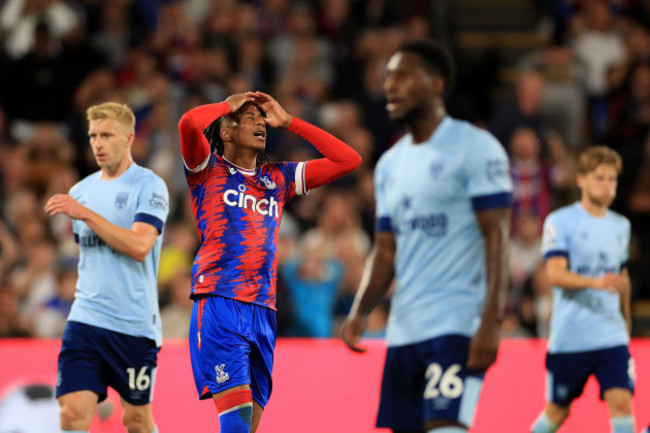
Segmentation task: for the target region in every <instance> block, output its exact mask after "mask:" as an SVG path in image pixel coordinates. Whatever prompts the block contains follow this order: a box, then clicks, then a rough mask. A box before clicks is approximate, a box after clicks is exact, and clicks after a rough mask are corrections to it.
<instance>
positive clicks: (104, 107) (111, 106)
mask: <svg viewBox="0 0 650 433" xmlns="http://www.w3.org/2000/svg"><path fill="white" fill-rule="evenodd" d="M86 119H88V121H89V122H91V121H93V120H104V119H114V120H116V121H117V122H119V123H121V124H122V125H124V126H126V127H127V129H128V131H129V132H130V133H135V114H133V110H131V107H129V106H128V105H126V104H120V103H119V102H104V103H102V104H97V105H93V106H91V107H90V108H88V110H86Z"/></svg>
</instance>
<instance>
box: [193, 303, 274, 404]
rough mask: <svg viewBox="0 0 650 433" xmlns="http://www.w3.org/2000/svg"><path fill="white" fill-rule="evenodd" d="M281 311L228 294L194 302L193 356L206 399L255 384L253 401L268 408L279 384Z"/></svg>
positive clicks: (201, 395)
mask: <svg viewBox="0 0 650 433" xmlns="http://www.w3.org/2000/svg"><path fill="white" fill-rule="evenodd" d="M276 333H277V323H276V318H275V311H274V310H271V309H270V308H266V307H262V306H260V305H256V304H249V303H246V302H241V301H237V300H234V299H230V298H224V297H222V296H203V297H200V298H198V299H197V300H195V301H194V307H193V309H192V320H191V322H190V356H191V358H192V371H193V372H194V382H195V383H196V390H197V391H198V393H199V398H200V399H201V400H203V399H206V398H211V397H212V395H213V394H216V393H218V392H221V391H225V390H227V389H229V388H233V387H235V386H238V385H246V384H248V385H250V387H251V391H252V393H253V400H255V401H256V402H257V403H259V404H260V406H262V407H264V406H266V403H267V402H268V401H269V397H270V395H271V389H272V387H273V383H272V381H271V371H272V370H273V350H274V349H275V339H276Z"/></svg>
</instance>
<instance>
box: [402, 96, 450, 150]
mask: <svg viewBox="0 0 650 433" xmlns="http://www.w3.org/2000/svg"><path fill="white" fill-rule="evenodd" d="M446 115H447V111H446V110H445V106H444V105H442V104H437V105H435V106H434V108H433V109H431V110H427V111H425V112H424V113H422V116H418V117H417V118H415V119H413V121H412V122H411V123H410V124H409V125H408V126H407V129H408V131H409V132H410V133H411V135H412V136H413V143H415V144H420V143H424V142H425V141H427V140H428V139H429V137H431V135H432V134H433V132H434V131H435V130H436V128H438V125H440V122H442V119H444V118H445V116H446Z"/></svg>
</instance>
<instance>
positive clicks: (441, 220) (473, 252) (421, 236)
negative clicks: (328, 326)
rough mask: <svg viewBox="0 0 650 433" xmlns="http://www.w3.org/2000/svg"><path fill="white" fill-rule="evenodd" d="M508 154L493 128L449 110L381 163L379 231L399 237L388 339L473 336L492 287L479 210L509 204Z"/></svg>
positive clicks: (406, 340) (402, 142)
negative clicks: (425, 135) (420, 139)
mask: <svg viewBox="0 0 650 433" xmlns="http://www.w3.org/2000/svg"><path fill="white" fill-rule="evenodd" d="M511 190H512V186H511V180H510V176H509V174H508V157H507V155H506V153H505V151H504V150H503V147H502V146H501V144H499V142H498V141H497V140H496V139H495V138H494V137H493V136H492V135H490V134H489V133H487V132H485V131H483V130H480V129H478V128H476V127H474V126H472V125H471V124H469V123H467V122H462V121H458V120H455V119H452V118H451V117H445V118H444V119H443V121H442V122H441V123H440V124H439V125H438V127H437V128H436V130H435V131H434V133H433V134H432V135H431V137H429V139H428V140H427V141H426V142H424V143H420V144H414V143H413V137H412V136H411V135H410V134H408V135H406V136H405V137H403V138H402V139H401V140H400V141H398V142H397V143H396V144H395V146H393V148H391V149H390V150H389V151H387V152H386V153H385V154H384V155H383V156H382V157H381V159H380V161H379V163H378V164H377V168H376V169H375V200H376V203H377V215H376V216H377V231H391V232H392V233H393V235H394V237H395V242H396V255H395V278H396V281H397V288H396V290H395V294H394V295H393V299H392V303H391V309H390V313H389V318H388V329H387V338H386V339H387V341H386V342H387V345H388V346H401V345H406V344H412V343H417V342H421V341H424V340H427V339H430V338H434V337H438V336H441V335H448V334H460V335H465V336H469V337H471V336H472V335H474V333H475V332H476V330H477V329H478V326H479V324H480V317H481V314H482V311H483V304H484V300H485V294H486V284H487V283H486V262H485V244H484V241H483V235H482V233H481V230H480V227H479V225H478V222H477V219H476V212H477V211H481V210H487V209H491V208H497V207H508V206H509V205H510V192H511Z"/></svg>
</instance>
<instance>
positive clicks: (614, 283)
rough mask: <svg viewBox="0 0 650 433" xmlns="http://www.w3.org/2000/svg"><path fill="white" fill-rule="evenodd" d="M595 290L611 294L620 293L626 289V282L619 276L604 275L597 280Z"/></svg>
mask: <svg viewBox="0 0 650 433" xmlns="http://www.w3.org/2000/svg"><path fill="white" fill-rule="evenodd" d="M595 288H596V289H600V290H606V291H608V292H612V293H622V292H624V291H625V290H627V288H628V281H627V279H626V278H625V277H623V276H622V275H621V274H605V275H603V276H602V277H600V278H598V280H597V284H596V287H595Z"/></svg>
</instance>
